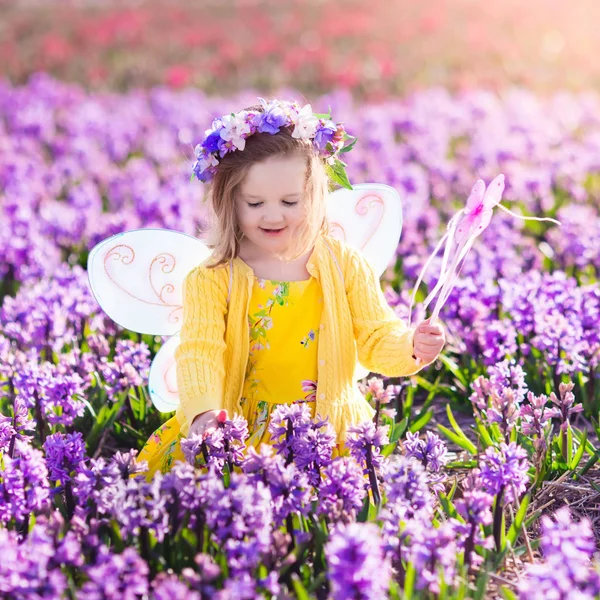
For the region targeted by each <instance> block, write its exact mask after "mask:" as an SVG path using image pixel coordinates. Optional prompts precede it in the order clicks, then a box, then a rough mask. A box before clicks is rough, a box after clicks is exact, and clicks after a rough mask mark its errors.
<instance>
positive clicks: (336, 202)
mask: <svg viewBox="0 0 600 600" xmlns="http://www.w3.org/2000/svg"><path fill="white" fill-rule="evenodd" d="M326 210H327V220H328V221H329V231H330V233H331V235H332V236H333V237H335V238H338V239H341V240H343V241H344V242H346V243H347V244H349V245H350V246H353V247H355V248H358V249H359V250H360V251H361V252H362V253H363V254H364V256H365V257H366V258H367V260H369V262H370V263H371V265H372V266H373V268H374V269H375V272H376V273H377V274H378V275H379V276H381V275H383V273H384V271H385V270H386V268H387V266H388V265H389V264H390V262H391V261H392V259H393V258H394V256H395V255H396V250H397V248H398V243H399V242H400V234H401V233H402V201H401V199H400V194H398V192H397V191H396V190H395V189H394V188H393V187H390V186H389V185H385V184H383V183H364V184H358V185H355V186H354V189H352V190H347V189H345V188H342V189H339V190H336V191H335V192H332V193H331V194H329V196H328V198H327V206H326Z"/></svg>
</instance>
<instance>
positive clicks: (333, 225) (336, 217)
mask: <svg viewBox="0 0 600 600" xmlns="http://www.w3.org/2000/svg"><path fill="white" fill-rule="evenodd" d="M327 220H328V221H329V231H330V233H331V235H332V236H333V237H335V238H338V239H340V240H343V241H344V242H346V243H347V244H349V245H350V246H353V247H354V248H357V249H358V250H360V251H361V252H362V253H363V254H364V256H365V257H366V258H367V260H368V261H369V262H370V263H371V265H372V266H373V268H374V269H375V272H376V273H377V275H378V276H379V277H381V275H383V273H384V272H385V270H386V268H387V267H388V265H389V264H390V263H391V262H392V260H393V259H394V257H395V256H396V251H397V249H398V244H399V243H400V234H401V233H402V201H401V198H400V194H399V193H398V192H397V191H396V190H395V189H394V188H393V187H390V186H389V185H385V184H383V183H364V184H358V185H355V186H354V189H353V190H347V189H345V188H342V189H339V190H336V191H335V192H332V193H331V194H329V197H328V199H327ZM368 374H369V370H368V369H366V368H365V367H363V366H362V365H361V364H360V363H357V365H356V369H355V372H354V379H355V380H358V379H362V378H364V377H366V376H367V375H368Z"/></svg>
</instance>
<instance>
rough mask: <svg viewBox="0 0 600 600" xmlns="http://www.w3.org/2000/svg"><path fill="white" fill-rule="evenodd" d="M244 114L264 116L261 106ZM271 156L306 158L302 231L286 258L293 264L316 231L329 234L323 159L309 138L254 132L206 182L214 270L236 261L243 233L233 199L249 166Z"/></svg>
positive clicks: (210, 261) (210, 263)
mask: <svg viewBox="0 0 600 600" xmlns="http://www.w3.org/2000/svg"><path fill="white" fill-rule="evenodd" d="M246 110H256V111H259V112H262V106H260V105H259V106H252V107H250V108H248V109H246ZM275 156H287V157H291V156H302V157H304V158H305V159H306V179H305V186H304V197H303V199H302V203H303V207H304V209H305V216H306V218H305V219H304V221H303V225H302V226H301V229H300V231H298V232H297V233H295V235H294V236H293V238H292V239H293V247H292V248H290V249H289V252H288V253H287V254H286V256H284V257H282V258H283V259H285V260H293V259H294V258H297V257H298V256H301V255H302V254H303V253H305V252H307V251H308V250H309V249H310V248H311V247H312V246H313V244H314V242H315V240H316V238H317V236H318V235H319V234H320V233H326V232H327V220H326V218H325V199H326V197H327V193H328V178H327V174H326V171H325V160H324V159H323V158H321V157H319V156H318V154H317V152H316V151H315V149H314V148H313V144H312V141H311V140H308V139H296V138H293V137H292V134H291V130H290V128H288V127H284V128H282V129H280V131H279V132H278V133H276V134H273V135H271V134H270V133H256V134H254V135H252V136H250V137H248V139H247V140H246V147H245V148H244V150H241V151H237V152H231V153H229V154H227V155H225V156H224V157H223V158H222V159H221V160H220V162H219V164H218V166H217V172H216V174H215V176H214V179H213V180H212V181H211V183H210V184H208V195H207V198H208V204H209V209H210V212H211V224H210V230H209V239H208V240H207V244H208V246H209V247H210V248H211V249H212V254H211V256H210V258H209V259H208V260H207V261H206V263H205V264H206V266H208V267H218V266H220V265H223V264H226V263H228V262H229V261H230V260H233V259H234V258H237V256H238V255H239V253H240V242H241V240H242V232H241V230H240V227H239V224H238V220H237V214H236V198H237V194H238V193H239V192H240V188H241V186H242V183H243V182H244V180H245V178H246V175H247V174H248V170H249V169H250V167H251V166H252V165H253V164H255V163H258V162H261V161H264V160H267V159H268V158H272V157H275Z"/></svg>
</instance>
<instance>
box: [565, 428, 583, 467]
mask: <svg viewBox="0 0 600 600" xmlns="http://www.w3.org/2000/svg"><path fill="white" fill-rule="evenodd" d="M586 440H587V432H586V431H584V432H583V439H582V440H581V441H580V444H579V448H578V449H577V452H576V453H575V456H574V457H573V459H572V460H571V462H570V463H569V469H571V470H573V471H574V470H575V469H576V468H577V467H578V466H579V463H580V462H581V459H582V458H583V452H584V450H585V442H586Z"/></svg>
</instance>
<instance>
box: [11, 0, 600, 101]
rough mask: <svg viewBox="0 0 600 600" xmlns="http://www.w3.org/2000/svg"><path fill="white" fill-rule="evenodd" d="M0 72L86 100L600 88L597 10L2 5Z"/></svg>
mask: <svg viewBox="0 0 600 600" xmlns="http://www.w3.org/2000/svg"><path fill="white" fill-rule="evenodd" d="M0 11H1V20H0V65H2V66H1V67H0V69H1V73H2V74H3V75H4V76H5V77H7V78H8V79H9V80H10V81H11V82H12V83H17V84H19V83H25V82H27V81H28V78H29V76H30V75H31V74H32V73H35V72H40V71H44V72H46V73H49V74H51V75H53V76H55V77H56V78H58V79H60V80H62V81H68V82H77V83H80V84H82V85H84V86H85V87H88V88H90V89H95V90H96V89H103V90H106V89H108V90H118V91H123V90H128V89H132V88H139V87H148V86H155V85H161V84H165V85H168V86H171V87H174V88H179V87H185V86H188V85H191V86H197V87H199V88H201V89H202V90H204V91H206V92H207V93H208V94H215V93H218V94H220V95H221V94H223V95H225V94H228V93H231V92H235V91H237V90H241V89H258V90H260V91H261V92H262V93H268V92H274V91H276V90H278V89H281V88H294V89H296V90H298V91H299V92H301V93H302V94H304V95H306V96H307V97H310V96H314V95H318V94H322V93H326V92H328V91H330V90H332V89H348V90H350V91H352V93H353V95H354V96H355V97H356V98H360V99H364V100H378V99H382V98H386V97H389V96H394V95H398V94H404V93H406V92H407V91H410V90H413V89H415V88H419V87H430V86H438V85H439V86H444V87H445V88H446V89H448V90H451V91H453V90H460V89H464V88H469V87H485V88H489V89H494V90H496V89H499V88H503V87H506V86H512V85H515V84H516V85H523V86H526V87H527V88H530V89H532V90H535V91H537V92H540V93H548V92H551V91H553V90H555V89H556V88H563V89H571V90H579V89H584V88H585V89H589V88H595V87H597V86H598V84H599V83H600V61H598V56H599V55H600V52H599V51H600V36H599V35H598V34H597V24H598V23H599V22H600V2H598V1H597V0H572V1H570V2H565V1H564V0H527V1H526V2H522V1H521V0H485V1H483V0H421V1H419V2H416V1H415V0H277V1H275V0H270V1H269V0H194V1H182V0H169V2H166V1H158V0H147V1H136V2H133V1H126V0H118V1H107V0H104V1H103V0H95V1H92V0H79V1H75V0H71V1H69V0H62V1H56V0H55V1H50V0H46V1H43V0H37V1H30V0H21V1H18V0H0Z"/></svg>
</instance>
